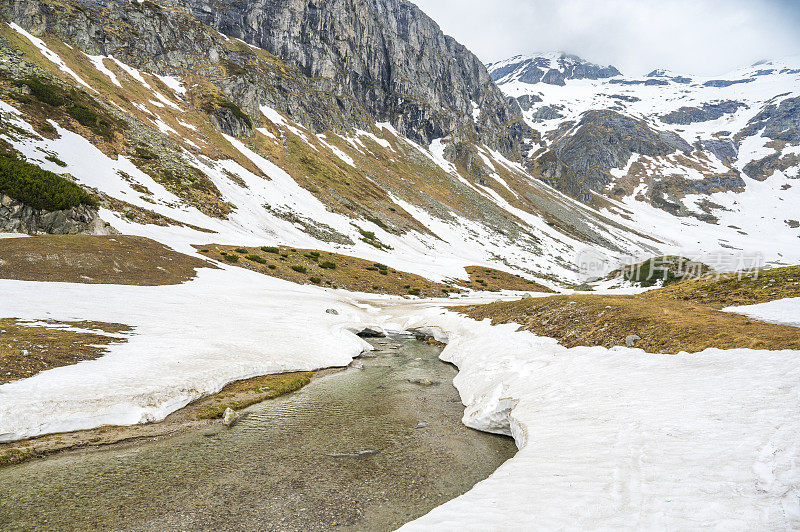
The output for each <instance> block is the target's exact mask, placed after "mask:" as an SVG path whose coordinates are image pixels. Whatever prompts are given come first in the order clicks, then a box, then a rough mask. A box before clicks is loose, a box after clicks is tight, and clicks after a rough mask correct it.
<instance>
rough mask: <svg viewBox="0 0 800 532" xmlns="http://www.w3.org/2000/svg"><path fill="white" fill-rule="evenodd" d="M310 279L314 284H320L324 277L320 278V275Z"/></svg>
mask: <svg viewBox="0 0 800 532" xmlns="http://www.w3.org/2000/svg"><path fill="white" fill-rule="evenodd" d="M308 280H309V281H311V282H312V283H314V284H319V283H321V282H322V279H321V278H319V277H309V278H308Z"/></svg>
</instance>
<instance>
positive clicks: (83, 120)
mask: <svg viewBox="0 0 800 532" xmlns="http://www.w3.org/2000/svg"><path fill="white" fill-rule="evenodd" d="M67 114H68V115H69V116H71V117H72V118H74V119H75V120H76V121H77V122H78V123H79V124H80V125H82V126H84V127H88V128H89V129H91V130H92V132H93V133H95V134H97V135H99V136H101V137H106V138H110V137H111V136H112V135H113V132H114V131H113V127H112V124H111V122H110V121H109V120H108V119H106V118H105V117H103V116H102V115H100V113H98V112H96V111H94V110H93V109H89V108H88V107H86V106H84V105H73V106H72V107H70V108H69V109H67Z"/></svg>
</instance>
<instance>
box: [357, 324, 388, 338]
mask: <svg viewBox="0 0 800 532" xmlns="http://www.w3.org/2000/svg"><path fill="white" fill-rule="evenodd" d="M357 334H358V336H360V337H361V338H384V337H385V336H386V334H384V332H383V331H377V330H375V329H372V328H370V327H367V328H366V329H364V330H363V331H361V332H360V333H357Z"/></svg>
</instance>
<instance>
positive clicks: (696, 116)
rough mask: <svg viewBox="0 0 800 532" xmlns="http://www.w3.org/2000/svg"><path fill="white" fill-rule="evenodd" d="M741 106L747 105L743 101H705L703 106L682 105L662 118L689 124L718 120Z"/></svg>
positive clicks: (671, 121) (664, 120) (673, 122)
mask: <svg viewBox="0 0 800 532" xmlns="http://www.w3.org/2000/svg"><path fill="white" fill-rule="evenodd" d="M741 107H747V106H746V105H745V104H743V103H742V102H736V101H733V100H726V101H724V102H717V103H705V104H703V105H702V106H701V107H681V108H680V109H676V110H675V111H672V112H671V113H667V114H665V115H661V120H662V121H663V122H664V123H666V124H681V125H688V124H691V123H693V122H707V121H709V120H716V119H718V118H721V117H722V116H724V115H726V114H733V113H735V112H736V111H738V110H739V108H741Z"/></svg>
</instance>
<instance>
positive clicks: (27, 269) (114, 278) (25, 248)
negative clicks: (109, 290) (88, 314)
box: [0, 235, 214, 286]
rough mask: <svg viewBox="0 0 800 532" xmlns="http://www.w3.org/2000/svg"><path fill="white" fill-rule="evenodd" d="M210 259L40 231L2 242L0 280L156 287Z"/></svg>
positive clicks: (135, 240) (133, 239) (141, 241)
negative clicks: (26, 236)
mask: <svg viewBox="0 0 800 532" xmlns="http://www.w3.org/2000/svg"><path fill="white" fill-rule="evenodd" d="M213 267H214V266H212V265H211V264H210V263H208V262H206V261H203V260H201V259H198V258H195V257H190V256H188V255H184V254H182V253H178V252H176V251H173V250H171V249H169V248H167V247H166V246H164V245H163V244H159V243H158V242H155V241H153V240H150V239H148V238H143V237H138V236H122V235H115V236H91V235H42V236H35V237H28V238H9V239H2V240H0V279H18V280H21V281H57V282H65V283H87V284H97V283H101V284H122V285H140V286H158V285H169V284H180V283H182V282H184V281H188V280H190V279H192V278H194V276H195V273H196V270H197V268H213Z"/></svg>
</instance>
